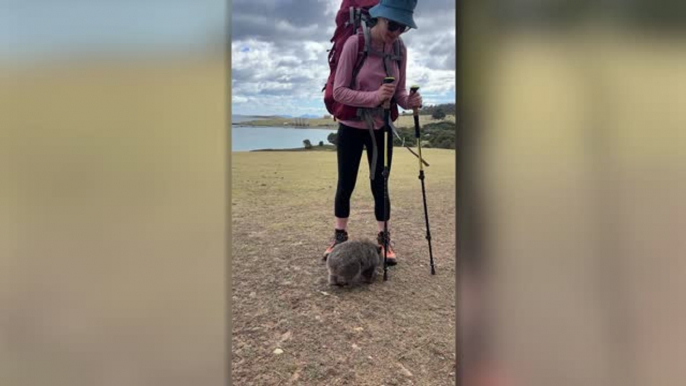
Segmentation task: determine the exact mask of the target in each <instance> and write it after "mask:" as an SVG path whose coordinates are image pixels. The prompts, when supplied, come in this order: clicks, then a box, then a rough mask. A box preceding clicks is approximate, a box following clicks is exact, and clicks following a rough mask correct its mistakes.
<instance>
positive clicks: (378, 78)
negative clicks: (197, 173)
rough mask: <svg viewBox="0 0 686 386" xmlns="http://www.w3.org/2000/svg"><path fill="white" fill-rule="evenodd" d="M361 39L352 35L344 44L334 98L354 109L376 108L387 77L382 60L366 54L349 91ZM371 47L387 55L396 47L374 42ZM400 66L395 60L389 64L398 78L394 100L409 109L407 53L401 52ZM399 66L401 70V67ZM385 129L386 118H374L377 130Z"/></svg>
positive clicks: (357, 124) (348, 122)
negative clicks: (406, 69) (377, 92)
mask: <svg viewBox="0 0 686 386" xmlns="http://www.w3.org/2000/svg"><path fill="white" fill-rule="evenodd" d="M358 44H359V41H358V36H357V35H353V36H351V37H349V38H348V40H347V41H346V42H345V44H344V45H343V51H342V52H341V56H340V57H339V59H338V67H337V68H336V80H335V82H334V87H333V98H334V100H335V101H336V102H338V103H342V104H344V105H348V106H354V107H367V108H375V107H378V106H379V103H377V100H376V90H378V89H379V87H381V84H382V83H383V79H384V78H385V77H386V71H385V70H384V65H383V58H382V57H381V56H376V55H372V54H368V55H367V59H365V61H364V63H363V64H362V67H361V68H360V70H359V72H358V73H357V78H356V81H355V84H354V85H353V88H352V89H351V88H350V84H351V82H352V76H353V67H354V66H355V63H356V62H357V53H358V49H359V48H358ZM372 47H373V48H374V49H375V50H377V51H381V50H382V49H383V52H385V53H391V54H392V53H393V51H394V44H383V43H379V44H378V45H376V44H374V43H372ZM402 51H403V52H402V60H401V65H400V66H398V62H397V61H395V60H391V61H389V62H390V63H391V74H392V76H393V77H395V84H396V88H395V99H396V101H397V103H398V105H399V106H400V107H402V108H403V109H406V110H407V109H409V105H408V98H409V94H408V92H407V90H405V68H406V64H407V50H406V49H405V50H402ZM398 67H400V68H398ZM339 122H340V123H342V124H344V125H346V126H350V127H354V128H358V129H368V128H367V125H366V124H365V122H364V121H363V120H339ZM382 127H383V117H378V116H375V117H374V128H375V129H377V130H378V129H380V128H382Z"/></svg>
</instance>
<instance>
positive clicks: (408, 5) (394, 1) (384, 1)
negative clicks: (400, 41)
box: [369, 0, 417, 28]
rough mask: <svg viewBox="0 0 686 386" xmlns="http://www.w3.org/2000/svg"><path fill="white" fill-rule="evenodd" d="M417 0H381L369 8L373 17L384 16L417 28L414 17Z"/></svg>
mask: <svg viewBox="0 0 686 386" xmlns="http://www.w3.org/2000/svg"><path fill="white" fill-rule="evenodd" d="M416 6H417V0H381V2H379V4H377V5H375V6H373V7H372V8H371V9H370V10H369V16H371V17H372V18H377V17H383V18H385V19H388V20H392V21H394V22H396V23H400V24H403V25H406V26H408V27H412V28H417V25H416V24H415V23H414V19H412V14H413V13H414V8H415V7H416Z"/></svg>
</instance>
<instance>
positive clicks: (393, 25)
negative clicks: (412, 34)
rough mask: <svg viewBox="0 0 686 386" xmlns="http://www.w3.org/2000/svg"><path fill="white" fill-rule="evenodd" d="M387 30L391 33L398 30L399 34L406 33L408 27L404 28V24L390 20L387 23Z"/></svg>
mask: <svg viewBox="0 0 686 386" xmlns="http://www.w3.org/2000/svg"><path fill="white" fill-rule="evenodd" d="M388 30H389V31H391V32H395V31H397V30H400V32H407V31H409V30H410V27H409V26H406V25H404V24H400V23H396V22H394V21H392V20H389V21H388Z"/></svg>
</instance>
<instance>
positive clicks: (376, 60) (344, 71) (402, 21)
mask: <svg viewBox="0 0 686 386" xmlns="http://www.w3.org/2000/svg"><path fill="white" fill-rule="evenodd" d="M416 5H417V0H381V2H380V3H379V4H377V5H376V6H374V7H372V8H371V9H370V10H369V15H370V17H371V18H372V21H371V23H370V24H371V25H372V27H371V28H370V32H371V33H370V35H371V49H373V50H376V51H380V52H383V53H385V54H389V55H390V54H393V53H394V45H395V41H396V40H397V39H398V38H399V37H400V35H401V34H403V33H404V32H406V31H408V30H409V29H410V28H417V25H416V24H415V23H414V20H413V18H412V15H413V13H414V8H415V7H416ZM358 44H359V38H358V37H357V36H355V35H353V36H351V37H350V38H349V39H348V40H347V41H346V43H345V45H344V46H343V51H342V52H341V56H340V58H339V62H338V67H337V70H336V78H335V83H334V89H333V97H334V99H335V100H336V101H337V102H339V103H341V104H344V105H348V106H355V107H358V108H368V109H374V108H378V107H379V106H380V105H382V104H383V102H384V101H386V100H388V99H390V98H395V101H396V102H397V104H398V105H399V106H400V107H402V108H404V109H406V110H408V109H412V108H413V107H420V106H421V104H422V98H421V96H420V95H419V93H413V94H412V95H409V93H408V92H407V90H406V89H405V68H406V63H407V51H406V50H404V49H403V50H402V51H401V54H402V59H401V61H400V65H398V62H397V61H394V60H387V61H386V65H387V66H389V68H388V70H389V72H390V73H391V76H393V77H394V78H395V81H394V82H393V83H389V84H383V85H382V81H383V79H384V78H385V77H386V76H387V72H386V67H385V66H384V60H383V58H382V57H381V56H374V55H369V56H368V57H367V58H366V60H365V61H364V64H363V65H362V67H361V68H360V69H359V72H358V73H357V76H356V77H355V79H353V67H354V65H355V63H356V61H357V54H358ZM353 81H354V82H353ZM351 85H352V87H351ZM371 122H372V120H370V123H369V124H372V123H371ZM367 124H368V123H367V122H365V121H364V120H359V119H358V120H339V128H338V140H337V144H336V147H337V156H338V186H337V189H336V197H335V208H334V215H335V233H334V241H333V243H332V244H331V245H330V246H329V247H328V248H327V249H326V252H325V253H324V258H325V259H326V256H328V254H329V253H330V252H331V250H332V249H333V247H334V246H336V245H337V244H340V243H342V242H344V241H346V240H347V239H348V232H347V227H348V218H349V215H350V197H351V196H352V193H353V190H354V188H355V182H356V181H357V171H358V170H359V166H360V160H361V158H362V149H363V147H366V148H367V160H368V162H369V164H370V168H371V165H372V164H375V166H374V167H375V170H374V171H372V173H373V175H374V176H376V178H374V179H372V180H371V189H372V194H373V196H374V215H375V217H376V221H377V227H378V229H377V231H378V233H377V241H378V243H379V245H380V246H382V247H383V245H384V238H386V239H387V240H388V246H389V247H388V251H387V258H388V264H389V265H395V264H397V256H396V254H395V251H394V250H393V248H392V245H391V239H390V221H389V222H388V229H389V232H388V233H384V221H388V220H389V219H390V212H391V211H390V208H391V205H390V199H388V200H386V205H387V206H386V208H387V209H388V210H387V212H386V213H384V212H385V211H384V191H383V189H384V186H383V185H384V179H383V177H382V171H383V167H384V162H383V150H382V149H383V137H384V135H383V130H381V129H382V128H383V126H384V124H383V117H382V116H375V117H374V118H373V126H374V127H373V132H374V135H375V138H374V139H372V136H371V135H370V132H369V127H368V126H367ZM373 141H375V142H373ZM389 142H390V145H391V146H388V166H389V172H390V166H391V161H392V155H393V147H392V138H389ZM374 143H376V144H378V146H379V149H380V151H379V153H380V154H381V157H379V161H381V162H372V147H373V144H374Z"/></svg>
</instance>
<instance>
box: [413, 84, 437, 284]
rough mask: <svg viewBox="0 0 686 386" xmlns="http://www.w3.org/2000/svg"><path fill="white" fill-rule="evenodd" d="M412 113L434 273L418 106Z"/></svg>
mask: <svg viewBox="0 0 686 386" xmlns="http://www.w3.org/2000/svg"><path fill="white" fill-rule="evenodd" d="M417 90H419V86H416V85H413V86H412V87H410V95H412V94H414V93H416V92H417ZM412 115H413V116H414V137H415V138H416V139H417V153H419V180H420V181H422V198H423V199H424V219H425V220H426V239H427V241H429V262H430V263H431V274H432V275H435V274H436V269H435V268H434V255H433V251H432V250H431V230H430V229H429V211H428V209H427V208H426V189H425V188H424V167H423V165H422V141H421V138H419V108H418V107H413V108H412Z"/></svg>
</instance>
